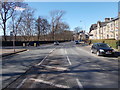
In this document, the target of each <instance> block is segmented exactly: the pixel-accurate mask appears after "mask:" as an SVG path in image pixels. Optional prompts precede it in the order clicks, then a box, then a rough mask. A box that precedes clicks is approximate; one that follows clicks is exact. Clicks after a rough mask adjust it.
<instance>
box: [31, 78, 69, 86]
mask: <svg viewBox="0 0 120 90" xmlns="http://www.w3.org/2000/svg"><path fill="white" fill-rule="evenodd" d="M30 80H33V81H35V82H41V83H44V84H49V85H51V86H55V87H59V88H70V87H68V86H65V85H60V84H54V83H52V82H48V81H44V80H40V79H34V78H30Z"/></svg>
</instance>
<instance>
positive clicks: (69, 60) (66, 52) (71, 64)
mask: <svg viewBox="0 0 120 90" xmlns="http://www.w3.org/2000/svg"><path fill="white" fill-rule="evenodd" d="M65 54H66V55H67V51H66V49H65ZM67 60H68V62H69V64H70V65H72V63H71V61H70V59H69V57H68V55H67Z"/></svg>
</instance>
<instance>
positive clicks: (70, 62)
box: [67, 56, 72, 65]
mask: <svg viewBox="0 0 120 90" xmlns="http://www.w3.org/2000/svg"><path fill="white" fill-rule="evenodd" d="M67 60H68V62H69V64H70V65H72V63H71V61H70V59H69V57H68V56H67Z"/></svg>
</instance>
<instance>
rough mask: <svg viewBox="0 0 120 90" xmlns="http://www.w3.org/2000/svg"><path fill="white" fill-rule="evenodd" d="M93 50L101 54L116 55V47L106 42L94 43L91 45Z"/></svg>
mask: <svg viewBox="0 0 120 90" xmlns="http://www.w3.org/2000/svg"><path fill="white" fill-rule="evenodd" d="M91 52H92V53H96V54H97V55H98V56H100V55H114V49H112V48H111V47H110V46H109V45H107V44H106V43H94V44H93V45H92V47H91Z"/></svg>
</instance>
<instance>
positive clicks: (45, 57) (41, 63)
mask: <svg viewBox="0 0 120 90" xmlns="http://www.w3.org/2000/svg"><path fill="white" fill-rule="evenodd" d="M54 50H55V48H54V49H53V50H51V51H50V52H49V54H50V53H52V52H53V51H54ZM47 57H48V55H47V56H45V57H44V58H43V60H42V61H41V62H40V63H38V64H37V65H41V64H42V63H43V61H44V60H45V59H46V58H47Z"/></svg>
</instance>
